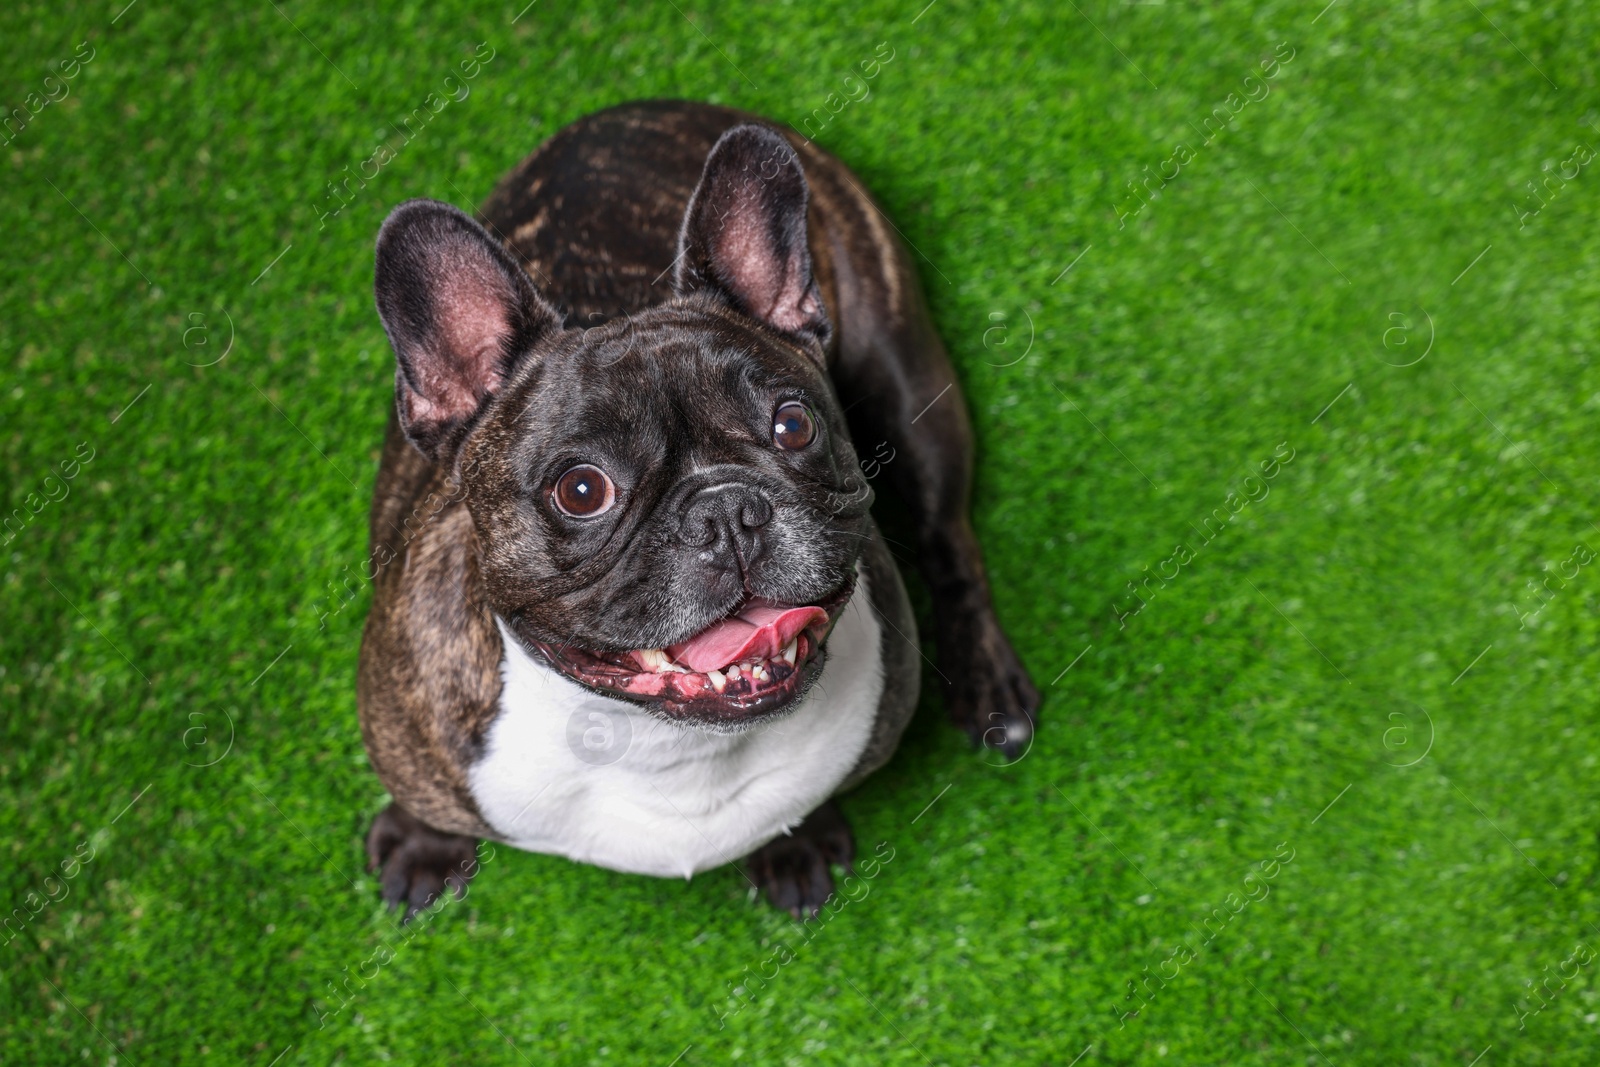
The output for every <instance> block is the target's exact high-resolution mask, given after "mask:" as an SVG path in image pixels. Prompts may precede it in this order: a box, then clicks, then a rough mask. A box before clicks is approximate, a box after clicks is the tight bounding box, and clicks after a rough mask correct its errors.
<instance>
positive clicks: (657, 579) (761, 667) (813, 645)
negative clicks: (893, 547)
mask: <svg viewBox="0 0 1600 1067" xmlns="http://www.w3.org/2000/svg"><path fill="white" fill-rule="evenodd" d="M806 199H807V187H806V181H805V176H804V174H803V172H802V171H801V167H800V160H799V158H798V156H797V155H796V154H795V152H794V149H793V148H791V147H790V146H789V144H788V143H787V142H786V141H785V140H784V139H783V137H782V136H780V135H779V134H778V133H776V132H775V131H773V130H771V129H768V128H766V127H762V126H755V125H747V126H740V127H737V128H735V129H733V130H730V131H729V132H728V133H726V134H725V135H723V137H722V138H721V140H719V141H718V142H717V145H716V147H715V148H713V149H712V151H711V154H710V156H709V157H708V158H707V160H706V165H705V171H704V173H703V175H702V176H701V180H700V184H699V186H698V188H697V189H696V190H695V193H694V196H693V197H692V199H691V200H690V202H689V206H688V209H687V211H686V212H685V215H684V220H683V227H682V230H681V233H680V236H679V248H678V252H679V255H678V259H677V261H676V274H675V276H674V295H673V296H672V298H671V299H669V300H668V301H666V302H665V303H663V304H661V305H659V306H656V307H651V308H648V309H646V310H643V311H639V312H636V313H634V314H632V315H630V316H624V317H623V318H620V319H614V320H612V321H611V322H609V323H607V324H604V325H600V326H591V327H589V328H587V329H577V328H564V327H563V324H562V319H561V316H560V315H559V314H557V312H556V311H555V310H554V309H552V308H551V306H550V305H549V304H548V303H547V302H546V301H545V300H544V298H543V297H542V296H541V295H540V294H539V292H538V290H537V288H536V287H535V285H534V283H533V281H532V280H531V279H530V278H529V277H528V276H527V274H526V273H524V272H523V271H522V269H521V268H520V267H519V266H518V265H517V264H516V263H515V262H514V261H513V260H512V259H511V258H510V257H509V256H508V255H507V254H506V253H505V251H504V250H503V249H502V248H501V247H500V245H498V244H497V243H496V242H495V241H494V240H493V239H492V238H491V237H490V236H489V235H488V234H487V233H486V232H485V231H484V230H483V228H482V227H480V226H479V225H478V224H477V223H475V222H474V221H472V220H471V219H470V218H468V217H467V216H466V215H464V214H462V213H461V212H460V211H458V210H456V209H455V208H453V207H450V206H448V205H445V204H440V203H437V202H432V201H411V202H409V203H406V204H403V205H401V206H400V207H398V208H396V209H395V211H394V212H393V214H391V215H390V216H389V218H388V220H387V221H386V222H385V223H384V225H383V229H382V231H381V232H380V233H379V235H378V247H377V272H376V291H377V303H378V312H379V315H380V316H381V317H382V319H383V324H384V329H385V330H386V331H387V332H388V335H389V340H390V342H391V343H392V344H393V346H394V350H395V355H396V357H397V359H398V370H397V373H396V385H395V392H396V405H397V408H398V411H399V416H400V421H401V424H402V426H403V427H404V429H405V432H406V435H407V437H408V438H409V439H410V440H411V442H412V443H413V444H414V445H416V447H417V448H418V449H420V450H421V451H422V452H423V453H424V454H425V455H427V456H428V457H429V458H431V459H433V460H435V461H436V462H439V463H444V464H450V465H452V466H453V469H454V471H455V475H456V477H457V478H458V479H459V481H460V483H461V488H462V489H463V490H464V491H465V494H466V501H467V507H468V508H469V509H470V511H471V514H472V518H473V523H474V527H475V529H476V533H477V537H478V541H479V550H480V551H479V555H480V558H481V560H482V567H483V580H484V584H485V587H486V590H487V594H488V597H489V600H490V604H491V606H492V607H493V609H494V610H495V611H496V612H497V613H498V614H499V615H500V616H501V618H503V619H504V620H505V621H506V622H507V624H508V625H509V626H510V627H511V629H512V630H513V631H514V632H515V634H516V635H517V637H518V638H519V639H520V640H521V641H522V642H523V643H524V644H525V645H526V646H527V647H529V648H530V649H532V650H534V651H535V652H537V653H538V654H540V655H542V656H543V657H544V658H545V659H546V660H547V661H548V662H549V663H550V664H551V665H552V666H553V667H555V668H556V669H558V670H560V671H561V672H562V673H564V674H565V675H567V676H568V677H570V678H572V679H573V680H575V681H577V682H579V683H581V684H583V685H585V686H588V687H590V688H592V689H595V690H599V691H602V692H605V693H607V694H609V695H612V696H617V697H621V698H624V699H629V700H632V701H635V702H638V703H641V704H645V705H647V706H649V707H650V708H651V709H652V710H655V711H657V712H659V713H661V714H664V715H667V716H670V717H672V718H674V719H676V720H678V721H683V722H689V723H695V724H698V725H702V726H706V727H711V728H722V729H729V728H738V727H741V726H745V725H748V724H750V723H752V722H754V721H757V720H759V719H761V718H765V717H768V716H771V715H774V714H777V713H779V712H781V711H782V710H784V709H786V708H789V707H792V706H794V703H795V701H796V699H797V698H798V697H799V695H800V694H801V693H802V692H803V691H804V689H805V688H806V687H807V686H808V685H809V684H810V683H811V682H812V681H814V680H815V678H816V677H817V675H818V674H819V673H820V672H821V669H822V662H823V657H824V645H823V642H824V639H825V638H826V636H827V634H828V630H829V628H830V627H831V625H832V624H833V622H834V620H835V619H836V618H837V617H838V614H839V612H840V611H841V610H842V609H843V607H844V605H845V603H846V601H847V600H848V599H849V597H850V594H851V592H852V589H853V586H854V576H855V565H856V560H857V557H858V555H859V550H860V548H861V545H862V540H863V537H864V536H865V532H866V525H867V507H868V505H869V504H870V502H871V491H870V489H869V488H868V486H867V483H866V481H865V479H864V478H863V477H862V476H861V473H860V470H859V468H858V465H857V460H856V455H855V451H854V449H853V448H852V447H851V444H850V441H849V438H848V435H847V433H846V429H845V420H844V415H843V412H842V411H841V410H840V406H839V402H838V399H837V397H836V396H835V395H834V391H833V388H832V385H831V384H830V382H829V380H828V377H827V374H826V371H825V367H824V351H825V348H826V346H827V343H828V340H829V337H830V335H831V330H832V327H831V324H830V322H829V320H828V314H827V309H826V308H825V306H824V305H823V301H822V298H821V295H820V293H819V291H818V289H817V285H816V283H815V281H814V279H813V277H812V271H811V258H810V254H809V251H808V249H807V245H806Z"/></svg>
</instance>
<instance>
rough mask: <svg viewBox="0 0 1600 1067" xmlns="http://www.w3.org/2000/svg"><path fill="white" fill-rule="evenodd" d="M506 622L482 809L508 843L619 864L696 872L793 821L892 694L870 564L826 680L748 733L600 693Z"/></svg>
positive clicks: (864, 736)
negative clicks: (552, 662)
mask: <svg viewBox="0 0 1600 1067" xmlns="http://www.w3.org/2000/svg"><path fill="white" fill-rule="evenodd" d="M496 621H497V622H498V623H499V626H500V636H501V639H502V641H503V642H504V644H505V648H506V653H505V658H504V660H503V661H502V663H501V678H502V681H503V688H502V690H501V694H500V714H499V716H498V717H497V718H496V719H495V721H494V724H493V725H492V726H491V727H490V729H489V734H488V738H487V743H486V746H485V749H484V755H483V757H482V758H481V759H480V760H479V761H478V762H477V763H476V764H475V765H474V766H473V768H472V770H471V772H470V782H471V788H472V794H473V797H474V798H475V799H476V801H477V803H478V810H479V811H480V812H481V813H482V814H483V817H484V819H485V820H486V821H487V822H488V823H489V825H490V826H491V827H493V828H494V829H495V831H496V832H497V833H498V834H499V836H500V837H501V838H502V839H503V840H504V841H506V842H507V843H509V844H511V845H514V846H516V847H518V848H523V849H527V850H528V851H530V852H547V853H551V854H554V855H558V856H566V857H567V858H569V859H573V860H578V861H580V862H583V863H592V864H595V865H596V866H600V867H609V868H611V869H612V870H618V871H628V872H630V873H634V874H653V875H659V876H662V877H673V876H680V875H681V876H682V877H685V878H687V877H689V876H691V875H693V874H695V873H697V872H699V871H703V870H708V869H709V868H712V867H719V866H721V865H723V864H725V863H732V862H733V861H735V860H738V859H740V858H742V857H743V856H745V855H746V854H748V853H749V852H751V851H753V850H754V849H756V848H758V847H760V846H761V845H764V844H766V843H767V842H768V841H770V840H772V839H773V838H774V837H777V836H778V835H779V834H781V833H783V832H785V831H786V830H788V829H789V828H790V827H792V826H794V825H796V824H797V823H799V822H800V821H801V820H802V819H804V818H805V817H806V815H808V814H810V812H811V811H812V810H813V809H815V808H816V807H817V806H818V805H820V804H821V803H822V802H823V801H825V800H827V799H828V797H830V796H832V794H833V791H834V789H836V788H837V787H838V785H839V783H840V782H842V781H844V779H845V776H846V775H847V774H849V773H850V771H851V770H852V769H853V768H854V767H855V765H856V761H857V760H858V758H859V757H860V756H861V753H862V751H863V750H864V749H865V748H866V744H867V740H868V738H869V736H870V735H871V732H872V725H873V721H874V719H875V718H876V716H877V712H878V702H879V698H880V697H881V696H882V694H883V685H884V677H883V657H882V640H881V638H882V632H881V631H882V626H881V623H880V622H879V620H878V618H877V616H876V615H875V614H874V612H873V610H872V607H871V599H870V597H869V594H868V590H867V574H866V569H865V567H863V568H862V572H861V575H860V577H859V579H858V581H857V584H856V591H855V594H854V596H852V598H851V600H850V603H849V604H847V605H846V606H845V609H844V611H843V612H842V613H841V614H840V617H839V621H838V623H837V624H836V625H835V626H834V629H833V633H832V635H831V636H830V637H829V638H828V645H827V657H828V658H827V662H826V664H825V666H824V670H823V674H822V677H821V678H820V679H818V681H817V684H815V685H813V686H812V688H811V690H810V691H809V692H808V693H807V694H806V696H805V697H804V699H803V700H802V701H801V703H800V706H799V707H797V708H796V709H795V710H794V711H793V712H791V713H790V714H789V715H787V716H785V717H784V718H782V719H780V720H777V721H776V722H772V723H769V724H767V725H765V726H760V727H757V728H755V729H753V730H749V731H746V732H744V733H739V734H717V733H711V732H708V731H705V730H700V729H696V728H693V727H685V726H678V725H675V724H672V723H667V722H664V721H662V720H660V719H657V718H654V717H653V716H651V715H650V714H649V713H647V712H645V711H644V710H643V709H641V708H638V707H637V706H635V705H632V704H627V703H624V702H623V701H620V700H612V699H610V698H608V697H603V696H600V695H598V694H595V693H591V692H590V691H588V690H586V689H584V688H583V687H581V686H579V685H577V684H576V683H574V682H572V681H570V680H569V679H568V678H566V677H565V676H564V675H562V674H560V673H558V672H556V671H554V670H552V669H550V668H549V667H547V666H546V665H544V664H543V663H541V662H539V661H538V660H536V659H534V658H533V657H532V656H530V655H528V653H527V652H526V651H524V650H523V648H522V646H521V645H520V644H518V643H517V642H516V641H515V640H514V639H513V638H512V637H511V635H510V634H509V633H508V632H507V630H506V626H505V623H503V622H499V620H496Z"/></svg>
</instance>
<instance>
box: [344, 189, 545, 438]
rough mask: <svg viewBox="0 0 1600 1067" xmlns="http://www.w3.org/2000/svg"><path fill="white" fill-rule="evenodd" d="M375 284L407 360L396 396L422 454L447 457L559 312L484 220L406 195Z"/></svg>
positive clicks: (401, 358)
mask: <svg viewBox="0 0 1600 1067" xmlns="http://www.w3.org/2000/svg"><path fill="white" fill-rule="evenodd" d="M373 289H374V291H375V293H376V295H377V302H378V316H379V318H381V319H382V320H383V328H384V331H385V332H386V333H388V335H389V343H390V344H391V345H393V346H394V354H395V358H396V360H397V362H398V364H399V366H398V368H397V370H396V373H395V402H396V406H397V407H398V409H399V413H400V424H401V426H402V427H404V429H405V432H406V436H407V437H408V438H409V439H410V440H411V443H412V444H414V445H416V446H417V448H418V449H419V450H420V451H421V452H422V454H423V455H425V456H427V457H428V458H430V459H440V458H442V457H443V456H445V455H446V454H448V453H449V452H450V451H451V450H452V449H453V448H454V446H455V445H456V444H458V443H459V442H460V439H461V436H462V435H463V433H464V431H465V430H466V428H467V427H469V426H470V425H471V423H472V420H473V419H474V417H475V416H476V415H477V414H478V412H479V411H480V410H481V409H482V408H483V406H484V402H485V401H486V400H487V399H488V398H489V397H490V395H492V394H493V393H494V392H495V391H496V390H497V389H499V388H500V384H501V382H502V381H503V380H504V378H505V376H506V374H507V373H508V372H509V371H510V369H511V365H512V363H513V361H515V360H516V359H517V357H519V356H520V355H522V354H523V353H525V352H526V351H527V350H528V348H529V347H531V346H532V345H533V344H534V342H536V341H537V340H539V339H540V338H541V337H543V336H544V335H545V334H547V333H550V332H552V331H554V330H557V329H559V328H560V325H561V318H560V316H558V315H557V314H556V313H555V311H554V310H552V309H551V307H550V306H549V305H548V304H546V303H545V302H544V300H543V299H542V298H541V297H540V296H539V294H538V292H537V291H536V290H535V289H534V287H533V282H532V281H531V280H530V279H529V278H528V276H527V274H525V273H524V272H523V270H522V268H521V267H519V266H518V265H517V264H516V263H515V262H514V261H513V260H512V259H511V257H510V256H508V255H506V253H505V251H504V250H503V249H501V247H500V245H499V244H497V243H496V242H495V240H494V239H493V238H492V237H490V236H489V235H488V233H486V232H485V231H484V229H483V227H482V226H479V225H478V224H477V223H476V222H474V221H473V220H472V219H470V218H468V217H467V216H466V215H465V214H463V213H462V212H461V211H459V210H457V209H456V208H454V207H451V206H450V205H449V204H444V203H440V202H439V201H437V200H408V201H407V202H406V203H404V204H401V205H400V206H399V207H397V208H395V209H394V211H392V212H391V213H390V214H389V217H388V218H387V219H386V220H384V223H383V228H382V229H381V230H380V231H378V249H377V270H376V273H375V277H374V284H373Z"/></svg>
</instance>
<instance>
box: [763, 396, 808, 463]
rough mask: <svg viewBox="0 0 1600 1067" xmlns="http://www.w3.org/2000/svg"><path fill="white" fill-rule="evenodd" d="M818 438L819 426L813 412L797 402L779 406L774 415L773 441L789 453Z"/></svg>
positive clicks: (792, 401)
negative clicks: (812, 416) (813, 417)
mask: <svg viewBox="0 0 1600 1067" xmlns="http://www.w3.org/2000/svg"><path fill="white" fill-rule="evenodd" d="M816 436H817V424H816V422H815V421H814V420H813V419H812V418H811V411H810V409H808V408H807V407H806V406H805V405H804V404H802V403H800V402H799V401H797V400H791V401H789V402H788V403H786V404H779V405H778V410H777V411H775V412H773V413H772V441H773V443H774V444H776V445H777V446H778V447H779V448H781V449H784V450H786V451H789V452H794V451H797V450H798V449H802V448H804V447H806V445H809V444H810V443H811V442H812V441H813V440H814V439H815V438H816Z"/></svg>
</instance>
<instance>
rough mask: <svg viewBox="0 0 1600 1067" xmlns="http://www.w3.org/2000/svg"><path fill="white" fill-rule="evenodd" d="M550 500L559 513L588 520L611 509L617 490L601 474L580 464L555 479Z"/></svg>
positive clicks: (589, 466)
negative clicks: (553, 501)
mask: <svg viewBox="0 0 1600 1067" xmlns="http://www.w3.org/2000/svg"><path fill="white" fill-rule="evenodd" d="M551 497H552V498H553V499H554V500H555V504H556V507H557V508H559V509H560V510H561V511H562V512H563V513H565V514H567V515H571V516H572V517H573V518H575V519H592V518H594V517H595V516H596V515H603V514H605V513H606V512H607V511H610V510H611V505H612V504H613V503H615V502H616V499H617V490H616V487H615V486H613V485H612V484H611V479H610V478H607V477H606V472H605V471H603V470H601V469H600V468H599V467H596V466H592V465H591V464H588V463H581V464H579V465H578V466H576V467H573V468H572V469H571V470H569V471H567V473H565V474H563V475H562V476H561V477H560V478H557V479H556V488H555V492H554V493H552V494H551Z"/></svg>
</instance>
